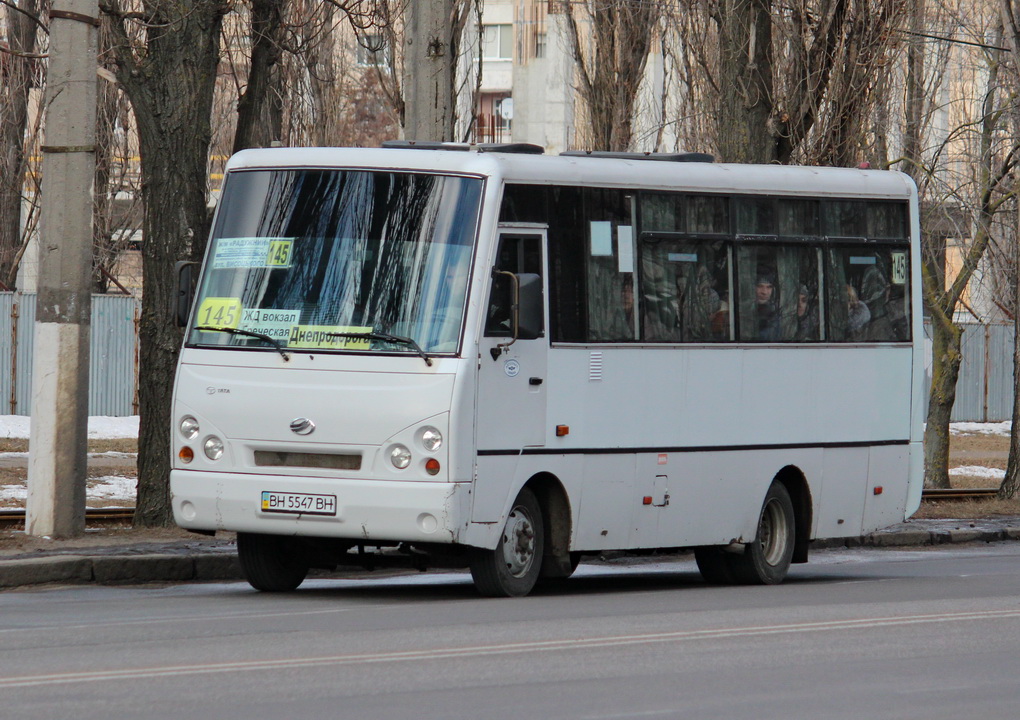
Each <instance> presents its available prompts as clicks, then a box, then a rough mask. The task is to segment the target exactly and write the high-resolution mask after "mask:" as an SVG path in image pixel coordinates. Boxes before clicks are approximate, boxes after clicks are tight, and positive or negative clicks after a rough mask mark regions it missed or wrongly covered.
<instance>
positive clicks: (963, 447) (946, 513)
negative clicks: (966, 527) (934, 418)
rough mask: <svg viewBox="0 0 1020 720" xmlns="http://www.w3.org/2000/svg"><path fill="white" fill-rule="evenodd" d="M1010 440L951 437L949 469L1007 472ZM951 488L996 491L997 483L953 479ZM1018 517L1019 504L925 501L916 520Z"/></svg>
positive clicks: (960, 477)
mask: <svg viewBox="0 0 1020 720" xmlns="http://www.w3.org/2000/svg"><path fill="white" fill-rule="evenodd" d="M1008 457H1009V438H1008V437H1003V436H1001V435H984V434H973V435H953V436H952V438H951V440H950V443H949V467H950V468H958V467H966V466H976V467H989V468H999V469H1000V470H1005V469H1006V460H1007V458H1008ZM951 483H952V485H953V487H954V488H966V489H978V488H998V486H999V481H998V480H995V479H990V478H987V477H980V476H967V475H954V476H953V477H952V478H951ZM996 516H1020V500H999V499H998V498H989V499H987V500H941V501H934V500H926V501H924V502H922V503H921V508H920V509H919V510H918V511H917V513H916V514H915V515H914V517H916V518H930V519H938V518H985V517H996Z"/></svg>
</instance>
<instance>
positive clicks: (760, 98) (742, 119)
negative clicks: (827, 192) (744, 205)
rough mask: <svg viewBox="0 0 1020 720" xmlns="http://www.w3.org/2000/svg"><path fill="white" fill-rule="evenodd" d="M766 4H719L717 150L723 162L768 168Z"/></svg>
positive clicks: (772, 144)
mask: <svg viewBox="0 0 1020 720" xmlns="http://www.w3.org/2000/svg"><path fill="white" fill-rule="evenodd" d="M771 9H772V2H771V0H724V2H723V3H722V7H721V8H720V27H719V90H720V92H719V109H718V110H717V112H716V118H717V125H716V146H717V148H718V151H719V156H720V159H721V160H722V161H724V162H746V163H773V162H776V159H777V149H778V148H777V145H776V139H775V134H774V132H773V130H772V123H771V120H772V111H773V102H774V91H773V81H772V17H771Z"/></svg>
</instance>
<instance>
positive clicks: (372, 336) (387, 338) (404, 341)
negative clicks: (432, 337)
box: [323, 332, 432, 367]
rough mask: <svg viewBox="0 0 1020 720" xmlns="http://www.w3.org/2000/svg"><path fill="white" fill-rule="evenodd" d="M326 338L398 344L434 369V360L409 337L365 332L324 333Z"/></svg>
mask: <svg viewBox="0 0 1020 720" xmlns="http://www.w3.org/2000/svg"><path fill="white" fill-rule="evenodd" d="M323 334H324V335H325V336H326V337H335V338H350V339H352V340H361V339H365V340H382V341H384V342H391V343H397V344H398V345H408V346H410V347H411V349H412V350H414V351H415V352H416V353H418V355H420V356H421V358H422V359H423V360H425V364H426V365H428V366H429V367H432V358H430V357H429V355H428V353H426V352H425V351H424V350H422V349H421V346H420V345H419V344H418V343H416V342H415V341H414V340H412V339H411V338H409V337H404V336H402V335H390V334H389V333H381V332H364V333H353V332H351V333H346V332H330V333H323Z"/></svg>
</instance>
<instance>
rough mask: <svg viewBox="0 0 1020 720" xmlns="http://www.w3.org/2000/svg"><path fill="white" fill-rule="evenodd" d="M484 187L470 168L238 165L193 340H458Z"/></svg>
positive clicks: (251, 343) (372, 343)
mask: <svg viewBox="0 0 1020 720" xmlns="http://www.w3.org/2000/svg"><path fill="white" fill-rule="evenodd" d="M481 195H482V180H481V179H479V178H473V177H457V176H448V175H435V174H424V173H406V172H385V171H362V170H272V171H270V170H251V171H235V172H233V173H231V174H230V175H229V176H228V180H227V183H226V186H225V190H224V194H223V197H222V200H221V207H220V209H219V214H218V218H217V222H216V227H215V228H214V232H213V235H212V238H211V240H210V243H211V245H210V247H209V251H208V254H207V257H206V267H205V271H204V273H203V279H202V284H201V288H200V289H199V295H198V298H197V303H196V311H195V314H194V317H193V319H192V327H191V330H190V333H189V337H188V342H189V344H191V345H201V346H220V347H246V348H248V347H250V348H255V347H265V348H266V349H267V350H269V351H273V348H274V347H275V348H276V349H278V350H280V351H281V352H282V351H283V350H300V351H301V352H329V351H344V352H348V351H372V352H386V353H391V352H392V353H418V354H424V353H428V354H433V353H439V354H443V353H454V352H456V351H457V347H458V343H459V338H460V330H461V326H462V325H463V316H464V307H465V304H466V298H467V284H468V277H469V274H470V266H471V256H472V252H473V248H474V238H475V234H476V226H477V219H478V210H479V203H480V201H481Z"/></svg>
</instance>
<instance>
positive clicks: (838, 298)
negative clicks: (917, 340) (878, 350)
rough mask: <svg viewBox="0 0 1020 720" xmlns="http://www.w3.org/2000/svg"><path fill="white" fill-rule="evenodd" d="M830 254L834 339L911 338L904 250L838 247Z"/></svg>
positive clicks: (878, 340)
mask: <svg viewBox="0 0 1020 720" xmlns="http://www.w3.org/2000/svg"><path fill="white" fill-rule="evenodd" d="M829 253H830V263H829V277H830V280H829V303H830V315H831V316H832V320H830V322H831V323H832V325H833V331H834V332H833V336H832V339H833V340H837V341H845V342H898V341H906V340H909V339H910V312H909V298H910V286H909V278H910V274H909V263H908V249H907V248H906V247H902V248H901V247H896V246H885V247H875V246H870V247H864V246H862V247H839V248H833V249H831V250H830V251H829ZM843 293H845V295H844V294H843ZM837 303H841V304H842V307H840V306H839V305H838V304H837Z"/></svg>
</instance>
